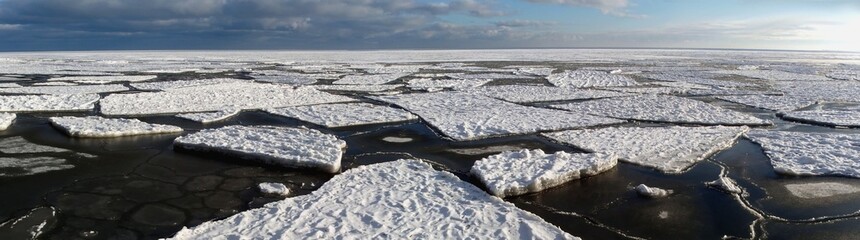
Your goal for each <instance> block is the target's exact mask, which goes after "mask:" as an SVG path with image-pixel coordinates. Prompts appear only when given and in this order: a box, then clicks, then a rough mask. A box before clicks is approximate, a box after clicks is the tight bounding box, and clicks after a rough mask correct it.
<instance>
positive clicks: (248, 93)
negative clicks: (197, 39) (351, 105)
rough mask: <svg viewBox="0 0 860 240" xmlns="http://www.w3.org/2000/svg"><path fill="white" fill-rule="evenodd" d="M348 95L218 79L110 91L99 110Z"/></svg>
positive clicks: (158, 110) (184, 108) (112, 112)
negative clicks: (152, 88)
mask: <svg viewBox="0 0 860 240" xmlns="http://www.w3.org/2000/svg"><path fill="white" fill-rule="evenodd" d="M351 101H355V100H354V99H352V98H349V97H345V96H340V95H334V94H329V93H325V92H321V91H319V90H316V89H314V88H311V87H299V88H295V89H294V88H292V87H289V86H286V85H273V84H262V83H222V84H212V85H203V86H196V87H184V88H178V89H173V90H169V91H164V92H148V93H135V94H112V95H110V96H107V97H105V98H104V99H102V100H101V112H102V114H105V115H109V116H118V115H134V116H139V115H158V114H165V115H166V114H176V113H189V112H211V111H221V110H224V109H242V110H244V109H264V108H277V107H290V106H300V105H311V104H322V103H335V102H351Z"/></svg>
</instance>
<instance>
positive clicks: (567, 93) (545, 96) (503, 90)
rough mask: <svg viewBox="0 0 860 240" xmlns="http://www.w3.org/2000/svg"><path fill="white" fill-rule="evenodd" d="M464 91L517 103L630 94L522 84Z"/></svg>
mask: <svg viewBox="0 0 860 240" xmlns="http://www.w3.org/2000/svg"><path fill="white" fill-rule="evenodd" d="M466 92H468V93H473V94H479V95H484V96H488V97H492V98H497V99H502V100H505V101H509V102H517V103H529V102H549V101H564V100H583V99H598V98H609V97H622V96H630V95H631V94H626V93H619V92H612V91H603V90H590V89H576V88H560V87H550V86H523V85H504V86H486V87H479V88H472V89H468V90H466Z"/></svg>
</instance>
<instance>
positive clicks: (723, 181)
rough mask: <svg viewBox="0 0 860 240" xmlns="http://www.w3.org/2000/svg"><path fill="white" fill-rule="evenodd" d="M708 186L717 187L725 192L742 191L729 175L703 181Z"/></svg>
mask: <svg viewBox="0 0 860 240" xmlns="http://www.w3.org/2000/svg"><path fill="white" fill-rule="evenodd" d="M705 184H706V185H708V186H709V187H712V188H716V189H719V190H720V191H724V192H727V193H743V189H741V187H740V186H738V184H737V183H736V182H735V180H732V179H731V178H729V177H720V178H719V179H717V180H714V181H710V182H707V183H705Z"/></svg>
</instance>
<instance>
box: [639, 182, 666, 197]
mask: <svg viewBox="0 0 860 240" xmlns="http://www.w3.org/2000/svg"><path fill="white" fill-rule="evenodd" d="M636 193H638V194H639V195H641V196H643V197H648V198H662V197H666V196H669V194H672V190H670V189H662V188H656V187H649V186H648V185H645V184H639V185H637V186H636Z"/></svg>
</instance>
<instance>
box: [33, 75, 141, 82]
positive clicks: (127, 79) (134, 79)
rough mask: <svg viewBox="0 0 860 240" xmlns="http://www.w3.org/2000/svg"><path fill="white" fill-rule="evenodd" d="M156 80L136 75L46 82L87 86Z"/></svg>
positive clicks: (76, 78)
mask: <svg viewBox="0 0 860 240" xmlns="http://www.w3.org/2000/svg"><path fill="white" fill-rule="evenodd" d="M156 78H158V76H155V75H138V76H68V77H56V78H50V79H48V81H66V82H77V83H89V84H106V83H114V82H143V81H149V80H153V79H156Z"/></svg>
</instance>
